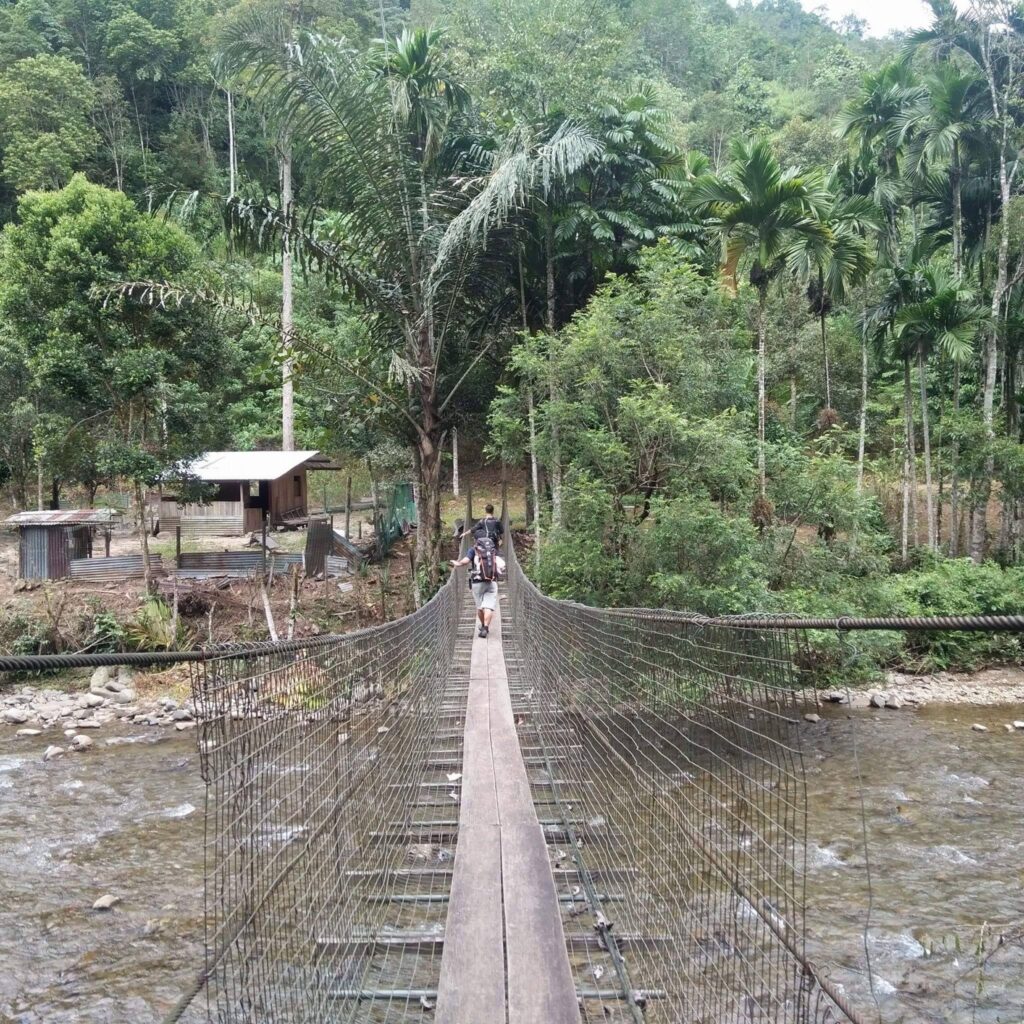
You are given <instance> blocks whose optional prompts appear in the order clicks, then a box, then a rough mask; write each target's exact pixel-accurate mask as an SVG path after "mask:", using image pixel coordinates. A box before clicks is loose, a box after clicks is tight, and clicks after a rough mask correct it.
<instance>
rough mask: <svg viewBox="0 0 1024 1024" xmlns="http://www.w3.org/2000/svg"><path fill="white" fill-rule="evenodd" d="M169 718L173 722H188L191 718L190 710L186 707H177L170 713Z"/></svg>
mask: <svg viewBox="0 0 1024 1024" xmlns="http://www.w3.org/2000/svg"><path fill="white" fill-rule="evenodd" d="M171 718H172V719H173V720H174V721H175V722H189V721H191V720H192V712H191V711H189V710H188V708H178V709H177V711H173V712H172V713H171Z"/></svg>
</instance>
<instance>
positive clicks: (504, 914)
mask: <svg viewBox="0 0 1024 1024" xmlns="http://www.w3.org/2000/svg"><path fill="white" fill-rule="evenodd" d="M433 760H434V761H438V762H439V761H440V760H441V759H439V758H435V759H433ZM451 760H452V762H453V765H452V766H453V767H454V762H458V763H460V764H461V772H462V779H461V780H460V781H461V784H462V785H461V797H462V799H461V802H460V805H459V828H458V845H457V847H456V855H455V867H454V870H453V879H452V891H451V899H450V902H449V906H448V919H447V924H446V927H445V941H444V952H443V955H442V959H441V980H440V984H439V987H438V1000H437V1010H436V1020H438V1021H439V1022H442V1024H483V1022H485V1021H486V1022H488V1024H490V1022H494V1024H505V1022H506V1021H507V1022H508V1024H541V1022H543V1024H579V1022H580V1011H579V1004H578V1002H577V998H576V989H575V985H574V982H573V977H572V972H571V969H570V967H569V957H568V952H567V949H566V942H565V933H564V931H563V928H562V915H561V909H560V905H559V899H558V893H557V891H556V888H555V881H554V877H553V875H552V871H551V864H550V861H549V860H548V846H547V841H546V838H545V835H544V831H543V829H542V826H541V824H540V822H539V821H538V818H537V813H536V809H535V807H534V804H533V797H532V793H531V790H530V782H529V776H528V774H527V769H526V761H525V759H524V757H523V752H522V749H521V748H520V744H519V738H518V736H517V734H516V728H515V718H514V716H513V713H512V701H511V697H510V695H509V688H508V672H507V667H506V665H505V658H504V650H503V646H502V638H501V613H500V610H499V611H498V612H497V613H496V614H495V617H494V621H493V622H492V625H491V631H490V636H489V638H488V639H486V640H480V639H477V640H475V641H474V643H473V649H472V657H471V661H470V670H469V691H468V695H467V703H466V718H465V726H464V730H463V748H462V756H461V759H460V758H459V757H458V756H455V757H453V758H452V759H451ZM506 989H507V1002H506Z"/></svg>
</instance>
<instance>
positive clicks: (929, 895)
mask: <svg viewBox="0 0 1024 1024" xmlns="http://www.w3.org/2000/svg"><path fill="white" fill-rule="evenodd" d="M1020 717H1022V712H1021V710H1020V708H998V707H994V708H983V709H977V708H973V709H969V708H958V707H952V706H942V705H933V706H930V707H926V708H924V709H922V710H920V711H917V712H913V711H908V710H903V711H849V710H846V709H843V708H834V709H828V710H826V711H824V712H823V720H822V721H821V722H820V723H817V724H815V725H810V724H808V725H807V727H806V728H805V729H804V730H803V742H804V748H805V755H806V756H805V763H806V766H807V773H808V774H807V783H808V800H809V811H810V813H809V833H810V836H811V842H810V846H809V856H808V875H807V890H808V904H809V908H810V909H809V912H808V925H809V936H808V948H809V951H810V953H811V955H812V957H813V958H814V959H816V960H817V961H818V962H820V963H827V964H830V965H831V967H830V972H831V975H832V977H833V978H834V979H835V980H837V981H839V982H840V983H842V984H843V985H844V987H845V988H846V989H847V991H849V992H850V993H851V994H852V995H854V996H855V998H856V1000H857V1002H859V1003H860V1004H861V1005H865V1004H867V1005H868V1006H869V1007H873V1006H874V1005H875V1001H876V1000H877V1007H878V1012H877V1014H874V1013H873V1014H872V1017H874V1018H877V1017H880V1019H882V1020H885V1021H899V1020H925V1021H935V1022H939V1021H943V1022H947V1021H948V1022H952V1024H967V1022H977V1024H1001V1022H1008V1021H1019V1020H1020V1019H1021V1017H1022V1014H1021V1008H1022V1005H1024V970H1022V962H1024V957H1022V954H1021V950H1020V947H1019V946H1013V947H1012V948H1004V949H1001V950H996V953H995V955H994V956H993V957H992V958H991V960H990V961H989V963H988V964H987V966H986V969H985V977H984V981H983V983H982V984H981V985H980V987H979V986H978V985H977V984H976V982H977V975H976V974H970V975H968V976H967V977H966V978H965V979H964V980H963V981H961V982H959V983H957V981H956V979H957V978H958V977H959V976H960V975H962V974H963V973H964V972H965V971H966V970H968V969H969V968H970V967H971V966H972V965H973V964H974V962H975V952H976V947H977V944H978V942H979V939H980V937H981V936H982V935H983V934H984V935H986V936H987V940H986V941H987V943H988V945H987V946H986V952H988V951H990V950H991V949H992V948H993V945H994V943H995V940H996V938H997V936H998V935H999V934H1000V932H1002V931H1005V930H1006V928H1007V927H1008V926H1009V925H1012V924H1020V923H1022V922H1024V900H1022V896H1021V891H1022V884H1021V883H1022V880H1024V875H1022V871H1024V830H1022V827H1021V822H1022V821H1024V788H1022V786H1021V781H1020V780H1021V778H1022V776H1024V733H1022V732H1019V731H1018V732H1014V733H1007V732H1006V731H1005V730H1004V728H1003V725H1004V723H1006V722H1008V721H1011V720H1012V719H1014V718H1020ZM973 722H979V723H982V724H985V725H987V726H988V728H989V731H988V732H986V733H980V732H974V731H972V729H971V724H972V723H973ZM105 739H106V740H107V741H109V740H111V739H114V740H115V744H114V745H109V746H104V747H102V749H93V750H90V751H88V752H86V753H83V754H76V755H67V756H65V757H63V758H59V759H58V760H55V761H52V762H48V763H44V762H43V760H42V752H43V750H44V749H45V747H46V746H47V742H48V741H47V740H46V737H45V735H44V736H40V737H34V738H21V739H15V738H14V730H13V729H4V730H3V731H2V732H0V880H2V882H0V885H2V891H3V893H4V897H5V898H4V899H3V900H2V901H0V964H2V969H0V1022H2V1024H44V1022H45V1024H124V1022H129V1021H132V1022H134V1021H139V1022H143V1021H153V1020H159V1019H160V1018H161V1016H162V1015H163V1014H164V1013H166V1011H167V1010H168V1009H169V1008H170V1007H171V1006H172V1005H173V1003H174V1002H175V1000H176V998H177V996H178V995H179V994H180V993H181V992H182V991H183V990H184V989H185V988H186V987H187V986H188V984H189V983H190V981H191V980H192V978H193V977H194V974H195V970H196V968H197V966H198V965H199V964H200V963H201V957H202V915H203V901H202V879H203V821H202V818H203V815H202V806H203V786H202V782H201V780H200V778H199V770H198V758H197V756H196V753H195V740H194V736H193V735H191V734H190V735H183V734H179V733H173V732H170V731H165V730H159V731H157V730H152V729H150V730H140V729H134V730H126V731H123V732H120V733H118V732H115V731H112V732H109V733H106V734H105ZM97 746H98V747H99V746H100V744H99V743H98V744H97ZM858 779H861V780H863V785H864V801H865V807H866V817H865V818H864V819H863V821H864V825H863V827H864V828H865V829H866V831H867V836H868V850H869V863H870V874H871V886H870V896H871V900H870V904H871V912H870V921H869V922H868V923H869V924H870V928H869V930H868V938H867V949H868V952H869V954H870V971H869V969H868V964H867V957H866V956H865V939H864V931H865V924H866V921H865V915H866V912H867V907H868V896H869V889H868V886H867V884H866V878H867V872H866V870H865V863H864V857H863V843H862V817H861V798H860V787H859V785H858ZM108 893H109V894H111V895H113V896H117V897H120V899H121V902H120V903H119V904H117V906H116V907H115V908H114V909H113V910H111V911H105V912H104V911H95V910H93V909H92V904H93V902H94V901H95V900H96V899H97V898H99V897H100V896H103V895H105V894H108ZM869 976H870V983H869ZM872 990H873V991H872ZM199 1016H201V1014H197V1015H196V1016H193V1017H191V1019H192V1020H195V1019H197V1018H198V1017H199ZM186 1019H188V1018H186Z"/></svg>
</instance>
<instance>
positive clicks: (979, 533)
mask: <svg viewBox="0 0 1024 1024" xmlns="http://www.w3.org/2000/svg"><path fill="white" fill-rule="evenodd" d="M996 38H997V36H996V34H995V33H994V32H993V31H992V30H991V28H989V29H988V30H987V31H986V33H985V36H984V39H983V44H982V51H981V57H982V66H983V67H984V69H985V77H986V80H987V82H988V87H989V98H990V100H991V103H992V114H993V116H994V118H995V121H996V122H997V123H998V124H999V125H1000V129H1001V131H1000V140H999V201H1000V210H1001V214H1002V215H1001V216H1000V218H999V248H998V250H997V256H996V279H995V282H994V283H993V285H992V306H991V313H990V322H989V325H988V331H987V332H986V335H985V380H984V386H983V390H982V402H981V409H982V421H983V422H984V424H985V435H986V439H987V440H988V442H989V444H988V449H989V450H988V452H987V453H986V456H985V472H984V474H983V480H981V481H980V482H979V487H978V488H977V490H978V492H979V493H978V494H977V495H974V494H973V493H972V496H971V498H972V500H971V504H972V508H971V541H970V553H971V558H972V559H973V560H974V561H975V562H981V561H982V559H983V558H984V557H985V541H986V520H987V514H988V499H989V493H990V491H991V487H992V475H993V473H994V472H995V457H994V454H993V452H992V441H993V440H995V429H994V421H995V393H996V368H997V366H998V358H999V353H998V349H999V321H1000V317H1001V316H1002V313H1003V297H1004V296H1005V294H1006V288H1007V280H1008V266H1009V257H1010V220H1011V218H1010V217H1009V216H1008V213H1009V210H1010V191H1011V189H1010V169H1009V167H1008V165H1007V149H1008V147H1009V141H1010V140H1009V133H1010V124H1011V111H1010V97H1011V95H1013V94H1014V93H1015V91H1016V90H1015V79H1014V74H1015V70H1016V69H1015V65H1014V60H1013V57H1012V56H1011V57H1010V58H1009V61H1008V63H1007V66H1006V72H1005V74H1006V82H1005V88H1004V90H1003V92H1002V94H1001V92H1000V88H999V84H998V82H997V80H996V71H995V64H996V62H995V61H994V60H993V57H992V46H993V44H994V41H995V40H996ZM1014 169H1015V170H1016V164H1015V165H1014ZM972 491H973V489H972Z"/></svg>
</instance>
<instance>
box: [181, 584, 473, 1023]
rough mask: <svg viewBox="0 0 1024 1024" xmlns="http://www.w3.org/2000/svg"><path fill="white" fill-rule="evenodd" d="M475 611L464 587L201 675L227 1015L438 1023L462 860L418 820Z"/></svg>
mask: <svg viewBox="0 0 1024 1024" xmlns="http://www.w3.org/2000/svg"><path fill="white" fill-rule="evenodd" d="M462 600H463V590H462V589H461V588H459V587H458V586H457V585H455V584H451V585H448V586H445V587H444V588H442V590H441V591H440V592H439V593H438V594H437V596H435V598H434V599H433V600H432V601H431V602H429V603H428V604H427V605H425V606H424V607H423V608H421V609H420V610H419V611H417V612H415V613H414V614H413V615H410V616H407V617H406V618H403V619H399V620H397V621H395V622H391V623H387V624H385V625H383V626H380V627H376V628H374V629H369V630H363V631H361V632H358V633H353V634H349V635H346V636H339V637H329V638H321V639H317V640H313V641H308V642H305V643H293V644H290V645H288V646H287V647H284V646H283V645H278V646H277V647H266V648H263V649H258V650H253V649H252V648H251V647H250V648H243V649H241V650H239V651H238V652H237V653H236V654H234V655H232V654H231V652H226V651H224V650H218V651H217V652H216V656H215V657H212V658H207V659H206V660H204V661H203V662H201V663H200V664H198V665H197V666H195V667H194V669H193V694H194V698H195V701H196V705H197V717H198V720H199V723H200V724H199V735H198V741H199V748H200V757H201V767H202V773H203V777H204V779H205V781H206V783H207V809H206V863H207V871H206V874H207V879H206V904H207V907H206V910H207V942H206V945H207V951H208V953H207V965H206V969H205V971H204V975H205V976H206V977H208V983H207V984H206V998H207V1009H208V1013H209V1015H210V1016H211V1017H212V1019H215V1020H217V1021H218V1022H221V1024H230V1022H242V1021H246V1022H249V1021H257V1020H258V1021H268V1022H269V1021H273V1022H275V1024H291V1022H299V1021H305V1022H312V1021H317V1022H327V1021H338V1022H341V1021H355V1020H367V1021H369V1020H373V1021H381V1022H384V1021H392V1020H394V1021H398V1020H402V1019H405V1013H406V1010H407V1009H409V1007H410V1006H413V1007H415V1014H416V1015H417V1016H418V1014H419V1013H420V1012H422V1011H421V1010H420V1007H419V1005H418V998H417V997H416V991H417V990H420V989H424V988H429V987H430V986H431V985H433V986H436V977H437V971H438V967H439V963H440V950H439V949H438V950H437V955H436V956H431V955H429V952H430V944H429V942H428V941H426V940H425V939H424V938H423V937H429V936H430V935H431V934H435V935H436V934H438V933H439V932H440V930H441V928H442V927H443V922H444V909H445V907H444V903H443V891H444V890H443V886H444V880H445V877H446V875H447V874H448V873H449V871H450V867H451V864H450V860H451V852H450V850H447V849H446V847H445V839H446V837H445V836H438V835H434V834H431V833H430V831H429V826H422V825H420V824H418V821H419V816H420V815H421V814H422V813H423V812H422V810H420V809H419V808H418V798H419V796H420V794H421V793H422V792H427V791H431V792H432V791H434V790H433V789H432V788H431V784H432V783H433V782H436V780H437V777H438V768H437V764H436V762H437V749H438V743H439V742H443V740H442V739H441V736H440V734H441V732H442V726H443V721H444V720H443V718H442V705H443V702H444V700H445V694H446V690H447V688H448V687H449V685H450V684H451V683H452V680H453V679H457V674H458V673H457V671H455V672H454V673H453V664H454V665H456V668H457V667H458V665H459V663H460V660H461V661H468V659H467V657H466V655H465V653H464V652H461V651H460V650H459V647H460V643H457V634H458V627H459V622H460V611H461V605H462ZM462 646H464V645H462ZM440 777H441V778H442V779H444V775H443V774H441V776H440ZM440 795H441V797H442V798H447V790H446V789H442V790H441V791H440ZM438 893H440V894H441V896H440V899H437V900H433V901H432V900H430V899H423V898H422V897H423V895H424V894H438ZM410 935H415V936H419V937H420V938H418V939H417V940H416V941H413V940H411V939H409V936H410ZM425 951H426V953H425ZM403 992H405V993H407V995H406V996H404V997H403V996H402V995H401V993H403Z"/></svg>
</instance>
